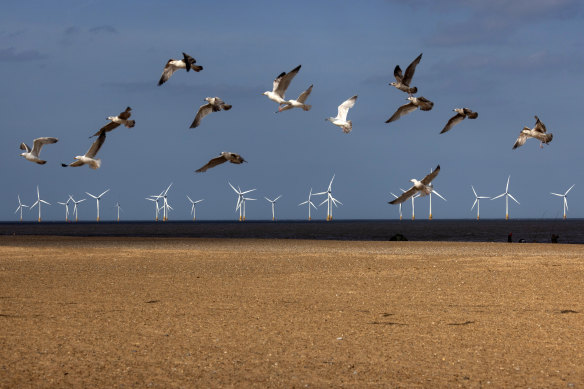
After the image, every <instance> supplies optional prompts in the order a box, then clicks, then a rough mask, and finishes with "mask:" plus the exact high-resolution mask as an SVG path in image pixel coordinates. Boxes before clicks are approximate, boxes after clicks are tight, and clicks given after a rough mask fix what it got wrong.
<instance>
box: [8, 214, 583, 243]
mask: <svg viewBox="0 0 584 389" xmlns="http://www.w3.org/2000/svg"><path fill="white" fill-rule="evenodd" d="M0 235H41V236H43V235H44V236H80V237H99V236H109V237H167V238H170V237H179V238H240V239H251V238H260V239H318V240H358V241H366V240H372V241H389V240H408V241H435V242H439V241H444V242H507V241H509V240H511V241H512V242H526V243H534V242H535V243H552V242H553V243H556V242H557V243H571V244H582V243H584V219H568V220H561V219H557V220H550V219H540V220H536V219H514V220H491V219H482V220H468V219H464V220H452V219H448V220H333V221H328V222H327V221H305V220H303V221H300V220H282V221H243V222H238V221H166V222H162V221H159V222H153V221H152V222H147V221H121V222H110V221H107V222H103V221H102V222H99V223H98V222H86V221H84V222H52V221H49V222H45V221H43V222H41V223H37V222H21V223H19V222H0Z"/></svg>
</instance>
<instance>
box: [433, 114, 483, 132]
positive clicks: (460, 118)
mask: <svg viewBox="0 0 584 389" xmlns="http://www.w3.org/2000/svg"><path fill="white" fill-rule="evenodd" d="M453 111H454V112H456V115H454V116H453V117H451V118H450V120H448V123H446V125H445V126H444V128H443V129H442V131H440V133H441V134H444V133H445V132H446V131H449V130H450V129H451V128H452V127H454V126H455V125H457V124H458V123H460V122H461V121H463V120H464V119H465V118H469V119H476V118H477V117H478V116H479V114H478V113H476V112H473V111H471V110H470V109H468V108H454V109H453Z"/></svg>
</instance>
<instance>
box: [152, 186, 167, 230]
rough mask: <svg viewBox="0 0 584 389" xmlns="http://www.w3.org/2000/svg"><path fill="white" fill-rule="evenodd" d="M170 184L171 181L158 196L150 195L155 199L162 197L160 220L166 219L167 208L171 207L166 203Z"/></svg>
mask: <svg viewBox="0 0 584 389" xmlns="http://www.w3.org/2000/svg"><path fill="white" fill-rule="evenodd" d="M171 186H172V182H171V183H170V185H168V188H166V190H164V191H163V192H162V193H160V194H159V195H158V196H152V197H153V198H156V199H159V198H162V221H163V222H165V221H167V220H168V210H169V209H171V210H172V207H171V206H170V205H168V190H169V189H170V187H171Z"/></svg>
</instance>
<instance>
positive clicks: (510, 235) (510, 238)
mask: <svg viewBox="0 0 584 389" xmlns="http://www.w3.org/2000/svg"><path fill="white" fill-rule="evenodd" d="M507 242H509V243H511V242H513V233H512V232H510V233H509V235H507Z"/></svg>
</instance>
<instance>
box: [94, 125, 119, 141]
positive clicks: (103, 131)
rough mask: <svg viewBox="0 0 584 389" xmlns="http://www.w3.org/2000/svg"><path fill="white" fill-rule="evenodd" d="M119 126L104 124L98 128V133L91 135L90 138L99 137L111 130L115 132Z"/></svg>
mask: <svg viewBox="0 0 584 389" xmlns="http://www.w3.org/2000/svg"><path fill="white" fill-rule="evenodd" d="M119 126H120V123H116V122H109V123H108V124H106V125H105V126H103V127H102V128H100V129H99V131H97V132H96V133H95V134H93V135H91V136H100V135H101V134H105V133H106V132H110V131H111V130H115V129H116V128H118V127H119ZM91 136H90V138H91Z"/></svg>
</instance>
